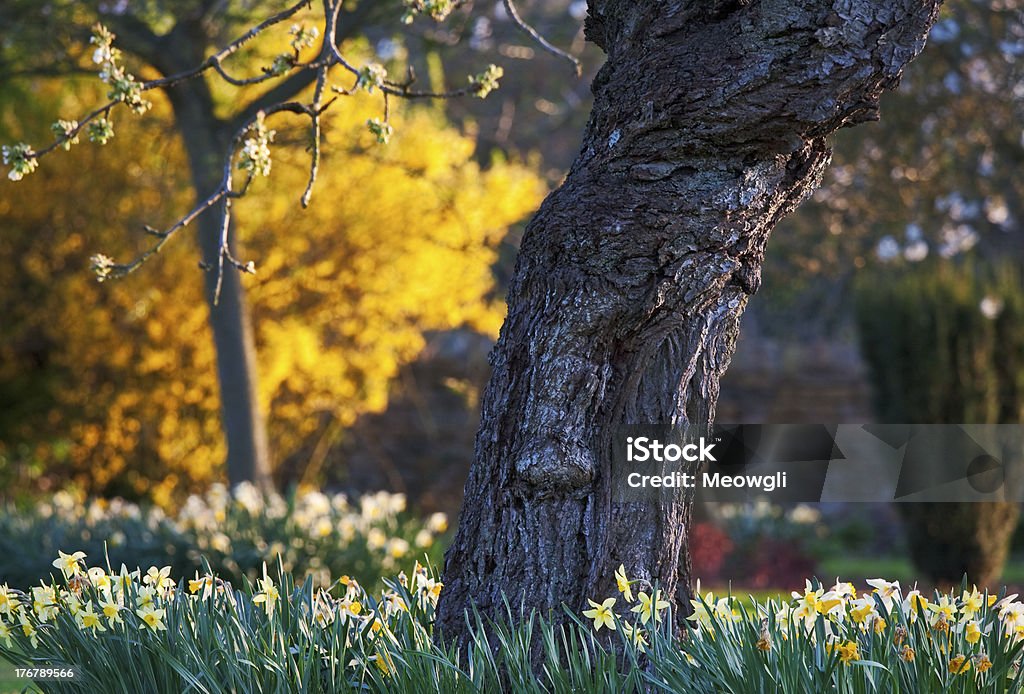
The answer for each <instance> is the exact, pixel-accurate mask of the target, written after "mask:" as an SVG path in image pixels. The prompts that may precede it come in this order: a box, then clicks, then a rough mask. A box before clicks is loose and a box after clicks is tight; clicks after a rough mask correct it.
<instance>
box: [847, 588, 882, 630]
mask: <svg viewBox="0 0 1024 694" xmlns="http://www.w3.org/2000/svg"><path fill="white" fill-rule="evenodd" d="M878 616H879V615H878V610H877V608H876V605H875V599H874V598H873V597H871V596H870V595H869V596H868V597H865V598H858V599H856V600H854V601H853V602H851V603H850V617H851V618H853V621H854V623H855V624H856V625H857V626H859V627H860V628H861V629H867V627H868V625H869V624H870V623H871V621H872V620H874V619H875V618H876V617H878Z"/></svg>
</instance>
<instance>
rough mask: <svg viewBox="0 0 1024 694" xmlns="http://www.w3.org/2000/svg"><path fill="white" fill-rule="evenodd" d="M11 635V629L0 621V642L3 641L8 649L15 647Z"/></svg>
mask: <svg viewBox="0 0 1024 694" xmlns="http://www.w3.org/2000/svg"><path fill="white" fill-rule="evenodd" d="M11 634H12V632H11V628H10V627H9V626H7V622H5V621H4V620H2V619H0V640H3V642H4V645H6V646H7V647H8V648H12V647H13V646H14V642H13V641H12V640H11Z"/></svg>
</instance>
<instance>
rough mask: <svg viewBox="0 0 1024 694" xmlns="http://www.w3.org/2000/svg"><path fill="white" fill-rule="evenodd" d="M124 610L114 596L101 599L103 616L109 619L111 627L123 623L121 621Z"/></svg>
mask: <svg viewBox="0 0 1024 694" xmlns="http://www.w3.org/2000/svg"><path fill="white" fill-rule="evenodd" d="M122 609H123V608H122V606H121V605H119V604H118V603H117V602H115V601H114V598H113V596H110V595H108V596H105V597H103V598H101V599H100V610H101V611H102V612H103V616H104V617H106V618H107V623H108V624H110V626H114V625H115V624H121V623H122V622H123V620H122V619H121V610H122Z"/></svg>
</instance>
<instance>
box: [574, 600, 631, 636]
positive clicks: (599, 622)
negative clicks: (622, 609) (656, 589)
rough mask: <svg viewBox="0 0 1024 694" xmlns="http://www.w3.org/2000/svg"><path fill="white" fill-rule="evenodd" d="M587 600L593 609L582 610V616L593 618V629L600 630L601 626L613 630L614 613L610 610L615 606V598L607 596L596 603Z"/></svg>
mask: <svg viewBox="0 0 1024 694" xmlns="http://www.w3.org/2000/svg"><path fill="white" fill-rule="evenodd" d="M641 595H643V593H641ZM587 602H588V603H590V606H591V607H593V609H592V610H584V611H583V616H584V617H586V618H588V619H593V620H594V631H601V627H603V626H604V627H608V628H609V629H611V630H612V631H615V614H614V613H613V612H612V608H613V607H614V606H615V598H608V599H607V600H605V601H604V602H603V603H596V602H594V601H593V600H589V599H588V600H587Z"/></svg>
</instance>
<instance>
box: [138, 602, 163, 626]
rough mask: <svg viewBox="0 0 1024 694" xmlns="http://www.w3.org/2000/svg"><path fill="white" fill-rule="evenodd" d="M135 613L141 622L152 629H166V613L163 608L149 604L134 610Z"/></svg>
mask: <svg viewBox="0 0 1024 694" xmlns="http://www.w3.org/2000/svg"><path fill="white" fill-rule="evenodd" d="M135 614H137V615H138V616H139V619H141V620H142V623H143V624H145V625H146V626H147V627H149V628H150V629H152V630H153V631H166V630H167V625H166V624H164V616H165V615H166V614H167V613H166V612H165V611H164V610H163V609H158V608H155V607H153V606H152V605H149V606H147V607H143V608H141V609H138V610H136V611H135Z"/></svg>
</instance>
